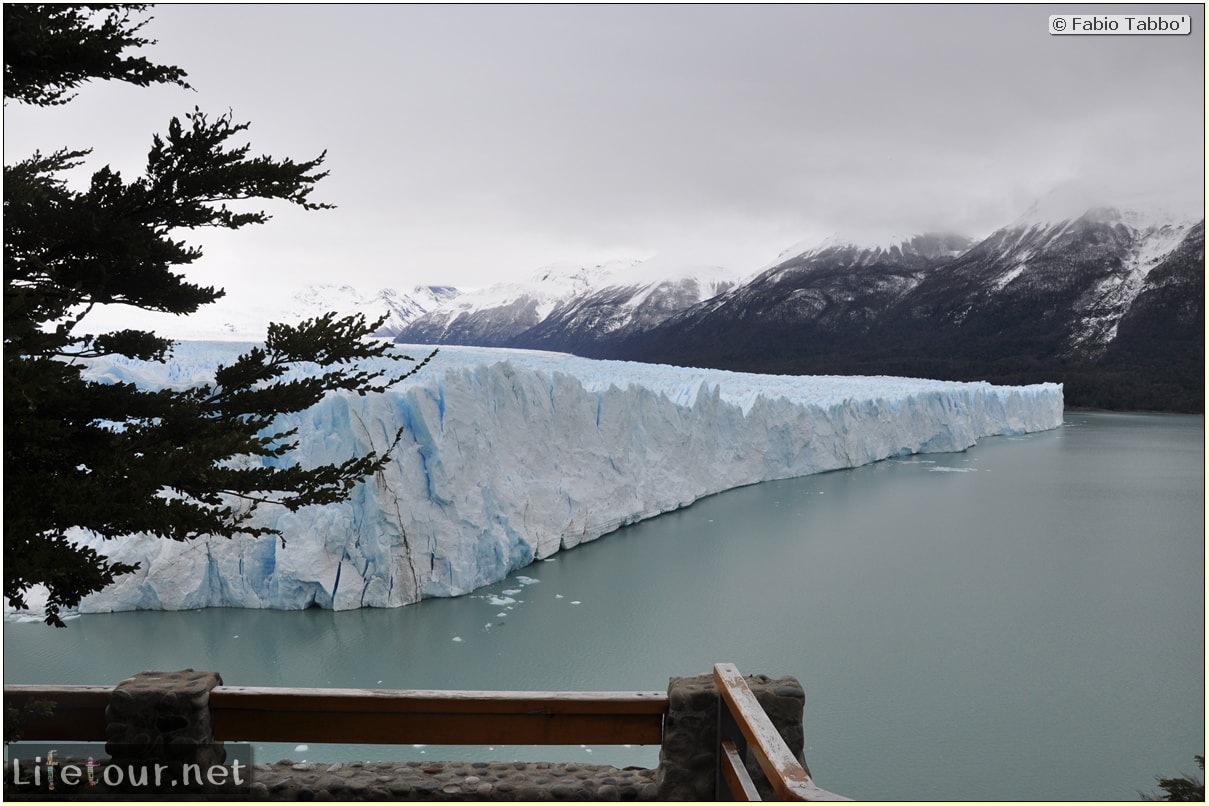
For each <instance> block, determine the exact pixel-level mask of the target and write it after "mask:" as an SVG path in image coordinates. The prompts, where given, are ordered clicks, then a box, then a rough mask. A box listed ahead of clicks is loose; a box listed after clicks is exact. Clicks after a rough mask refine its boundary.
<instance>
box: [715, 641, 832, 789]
mask: <svg viewBox="0 0 1209 806" xmlns="http://www.w3.org/2000/svg"><path fill="white" fill-rule="evenodd" d="M714 683H715V684H716V685H717V687H718V693H719V694H720V695H721V696H722V705H721V707H722V708H725V709H727V711H728V712H729V713H730V715H731V716H733V718H734V723H735V725H736V727H737V728H738V730H739V732H740V736H737V737H736V736H727V735H722V731H721V729H720V732H719V736H718V740H719V743H720V745H721V743H730V744H731V748H730V749H731V750H733V751H734V753H733V756H734V758H732V757H731V754H730V753H728V752H727V750H726V749H725V748H724V747H722V746H720V747H719V763H720V765H721V766H720V769H721V770H722V773H721V778H722V779H723V780H725V781H726V782H727V784H728V786H729V788H730V794H731V796H732V797H734V798H735V799H739V800H753V799H755V800H758V799H759V798H758V796H757V797H756V798H751V797H750V794H751V793H752V792H754V790H755V787H754V784H753V783H752V782H751V778H750V776H748V775H747V769H746V767H745V766H744V765H743V764H742V761H741V757H740V755H739V751H738V749H737V748H738V746H739V745H740V744H741V743H746V746H747V749H748V751H749V752H750V753H751V754H752V756H753V757H754V758H755V759H756V761H757V762H758V763H759V765H760V769H761V770H763V771H764V775H765V776H766V777H767V778H768V782H769V784H771V785H772V789H773V791H774V792H775V793H776V795H777V798H778V799H780V800H848V798H845V797H843V796H841V795H836V794H834V793H832V792H828V791H827V790H825V789H820V788H819V787H817V786H815V784H814V781H812V780H811V779H810V776H809V775H807V774H806V770H805V769H803V767H802V765H801V764H800V763H798V760H797V758H795V757H794V755H793V753H792V752H790V750H789V746H788V745H786V744H785V740H784V739H783V738H781V734H780V733H778V732H777V729H776V727H775V726H774V725H773V724H772V720H770V719H769V718H768V714H766V713H764V709H763V708H761V707H760V703H759V702H758V701H757V700H756V695H755V694H753V693H752V691H751V689H750V688H748V687H747V682H746V681H745V680H744V679H743V675H742V674H740V673H739V670H738V668H737V667H736V666H735V665H734V664H733V663H718V664H715V665H714ZM720 722H724V721H723V720H720ZM735 759H738V760H739V764H738V769H735V770H733V776H732V775H731V774H730V773H728V772H727V770H728V768H731V767H732V766H733V765H734V761H735ZM732 779H735V782H734V783H732ZM744 779H746V780H744ZM719 794H721V793H719Z"/></svg>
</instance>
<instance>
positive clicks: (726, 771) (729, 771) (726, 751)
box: [718, 741, 762, 801]
mask: <svg viewBox="0 0 1209 806" xmlns="http://www.w3.org/2000/svg"><path fill="white" fill-rule="evenodd" d="M718 762H719V763H720V764H721V765H722V778H723V780H725V781H726V788H727V789H728V790H729V791H730V796H731V798H733V799H734V800H746V801H754V800H762V798H761V797H760V792H759V790H757V789H756V783H755V781H753V780H751V776H750V775H748V774H747V766H746V765H745V764H744V763H743V759H742V758H740V757H739V751H738V750H737V749H736V748H735V743H734V742H731V741H725V742H723V743H722V754H721V756H720V757H719V759H718Z"/></svg>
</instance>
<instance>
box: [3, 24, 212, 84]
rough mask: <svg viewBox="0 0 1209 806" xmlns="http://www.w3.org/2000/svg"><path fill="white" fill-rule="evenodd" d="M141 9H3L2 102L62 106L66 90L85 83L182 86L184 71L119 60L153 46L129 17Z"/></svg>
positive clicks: (137, 60) (130, 59)
mask: <svg viewBox="0 0 1209 806" xmlns="http://www.w3.org/2000/svg"><path fill="white" fill-rule="evenodd" d="M145 8H146V6H145V5H127V6H118V5H90V6H66V5H34V4H26V3H12V4H8V3H6V4H5V6H4V97H5V98H15V99H17V100H19V101H23V102H25V103H30V104H39V105H50V104H64V103H67V102H68V101H70V100H71V99H72V98H73V97H74V95H69V94H68V92H69V91H70V90H73V89H75V88H76V87H78V86H80V84H82V83H84V82H85V81H89V80H90V79H110V78H112V79H118V80H120V81H126V82H129V83H131V84H135V85H137V86H140V87H146V86H149V85H151V84H159V83H172V84H179V85H180V86H182V87H187V86H189V85H188V84H186V83H185V81H184V78H185V71H184V70H181V69H180V68H179V67H166V66H162V65H158V64H151V63H150V62H149V61H147V60H146V59H145V58H142V57H139V56H123V55H122V51H124V50H126V49H127V48H138V47H142V46H143V45H150V44H154V42H153V41H152V40H149V39H146V38H144V37H141V36H138V32H139V29H140V28H142V27H143V25H145V24H146V21H143V22H141V23H138V24H137V25H136V24H134V23H132V22H131V20H130V15H131V13H132V12H139V11H142V10H143V9H145Z"/></svg>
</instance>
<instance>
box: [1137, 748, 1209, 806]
mask: <svg viewBox="0 0 1209 806" xmlns="http://www.w3.org/2000/svg"><path fill="white" fill-rule="evenodd" d="M1195 758H1196V765H1197V766H1198V767H1200V768H1201V769H1202V770H1204V769H1205V757H1204V756H1195ZM1155 780H1156V781H1157V782H1158V784H1159V789H1162V790H1163V792H1164V793H1165V794H1163V795H1157V794H1155V795H1146V794H1143V795H1142V799H1143V800H1168V801H1182V802H1197V801H1200V802H1202V803H1203V802H1204V800H1205V782H1204V781H1203V780H1202V779H1200V778H1197V777H1195V776H1192V775H1188V774H1186V773H1181V774H1180V775H1179V776H1178V777H1176V778H1162V777H1159V776H1157V775H1156V776H1155Z"/></svg>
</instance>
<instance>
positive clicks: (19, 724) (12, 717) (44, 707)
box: [4, 700, 55, 744]
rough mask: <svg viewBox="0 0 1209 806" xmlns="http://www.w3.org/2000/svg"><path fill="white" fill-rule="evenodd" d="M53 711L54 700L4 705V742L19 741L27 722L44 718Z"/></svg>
mask: <svg viewBox="0 0 1209 806" xmlns="http://www.w3.org/2000/svg"><path fill="white" fill-rule="evenodd" d="M54 712H55V702H54V700H30V701H29V702H26V703H22V704H21V707H20V708H18V707H16V706H12V705H8V704H7V703H6V704H5V706H4V743H5V744H8V743H9V742H19V741H21V739H22V737H23V736H24V730H25V725H26V723H28V722H32V721H37V720H39V719H44V718H46V717H48V716H51V715H53V714H54Z"/></svg>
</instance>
